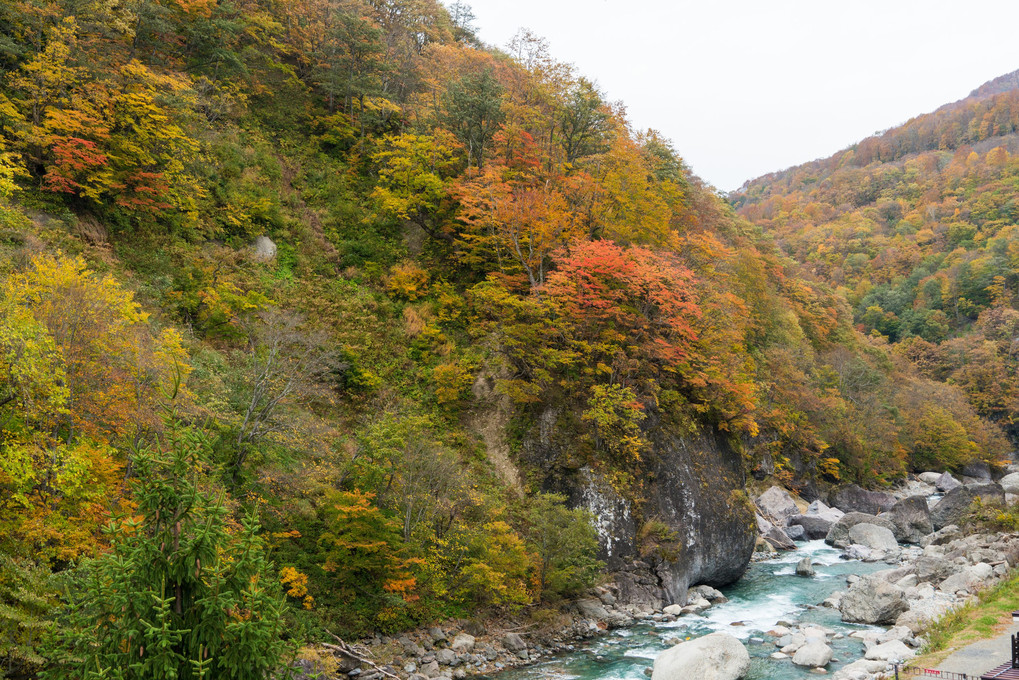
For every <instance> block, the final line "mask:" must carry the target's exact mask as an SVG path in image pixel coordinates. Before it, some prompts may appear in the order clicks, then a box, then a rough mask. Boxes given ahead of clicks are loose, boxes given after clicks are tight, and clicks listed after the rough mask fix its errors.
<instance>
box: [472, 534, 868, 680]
mask: <svg viewBox="0 0 1019 680" xmlns="http://www.w3.org/2000/svg"><path fill="white" fill-rule="evenodd" d="M840 552H841V551H839V550H836V549H834V548H832V547H831V546H828V545H826V544H825V543H824V541H820V540H818V541H810V542H807V543H800V544H798V549H797V550H796V551H795V552H790V553H785V554H783V555H781V556H779V557H777V558H775V559H772V560H768V561H766V562H758V563H755V564H753V565H751V567H750V569H749V570H748V571H747V574H746V576H744V577H743V578H742V579H741V580H740V581H739V582H738V583H736V584H735V585H733V586H730V587H728V588H722V589H721V590H722V592H723V593H725V595H726V597H728V598H729V601H728V602H726V603H724V604H721V605H717V606H715V607H712V608H711V609H708V610H707V611H705V612H704V616H684V617H682V618H681V619H679V620H677V621H675V622H673V623H663V624H654V625H640V626H636V627H633V628H629V629H624V630H617V631H613V632H611V633H609V634H608V635H606V636H605V637H603V638H601V639H600V640H598V641H596V642H593V643H591V644H589V645H585V646H584V647H582V648H579V649H578V650H577V651H576V652H574V653H571V654H567V655H563V656H559V657H556V658H554V659H551V660H549V661H546V662H543V663H540V664H537V665H535V666H531V667H529V668H524V669H515V670H510V671H506V672H504V673H499V674H498V675H495V676H490V677H494V678H498V680H525V679H526V680H537V679H539V678H550V679H561V680H566V679H571V680H572V679H576V680H638V679H641V678H646V677H647V676H646V675H645V674H644V669H645V668H647V667H648V666H650V665H651V664H652V663H654V658H655V656H657V655H658V653H659V652H661V651H662V650H663V649H665V648H666V645H665V642H664V640H665V639H668V638H672V637H676V638H681V639H685V638H687V637H696V636H700V635H705V634H707V633H712V632H716V631H724V632H727V633H730V634H732V635H735V636H737V637H739V638H740V639H742V640H743V641H744V643H745V644H746V645H747V648H748V649H749V650H750V656H751V664H752V665H751V671H750V675H749V676H748V678H749V679H751V680H772V679H774V680H786V679H792V678H807V677H816V675H815V674H813V673H810V672H809V669H808V668H801V667H799V666H794V665H793V664H792V662H791V661H790V660H789V659H783V660H780V661H775V660H772V659H770V658H768V655H769V654H771V653H772V652H774V651H776V648H775V646H774V643H773V638H770V637H768V636H766V635H763V633H765V632H766V631H768V630H769V629H770V628H772V627H773V626H775V625H776V624H777V623H778V622H779V621H787V622H791V623H797V622H811V623H817V624H820V625H823V626H827V627H829V628H832V629H834V630H836V631H837V632H840V633H842V634H843V635H848V634H849V633H850V632H852V631H854V630H860V629H861V628H866V626H859V625H854V624H846V623H843V622H842V621H841V619H840V617H839V613H838V612H837V611H834V610H831V609H824V608H814V605H816V604H817V603H819V602H821V601H822V600H824V599H825V598H826V597H827V596H828V595H830V594H831V593H832V592H834V591H836V590H839V589H843V588H845V576H846V575H848V574H861V575H862V574H868V573H871V572H874V571H878V570H879V569H883V568H887V565H886V564H883V563H880V562H878V563H873V564H868V563H863V562H859V561H846V560H843V559H840V558H839V555H840ZM804 555H810V556H811V558H812V559H813V561H814V568H815V570H816V572H817V573H816V575H815V576H814V577H812V578H805V577H802V576H797V575H796V574H795V566H796V563H797V562H798V561H799V560H800V559H801V558H802V557H803V556H804ZM738 622H741V623H743V624H744V625H733V624H734V623H738ZM761 639H763V640H764V641H763V642H760V641H759V640H761ZM832 648H833V649H834V650H835V657H834V658H835V659H838V660H839V661H838V662H835V661H833V662H832V663H831V665H830V666H829V671H830V672H831V671H834V670H837V669H838V668H840V667H842V666H843V665H845V664H846V663H849V662H851V661H853V660H855V659H858V658H860V657H861V656H862V655H863V645H862V643H861V642H860V641H858V640H856V639H853V638H848V637H843V638H842V639H838V640H833V641H832Z"/></svg>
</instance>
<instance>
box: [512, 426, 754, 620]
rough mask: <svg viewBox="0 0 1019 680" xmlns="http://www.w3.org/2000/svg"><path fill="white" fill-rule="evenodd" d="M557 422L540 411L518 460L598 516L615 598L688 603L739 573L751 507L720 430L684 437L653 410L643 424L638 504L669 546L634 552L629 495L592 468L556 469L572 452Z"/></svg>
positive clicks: (736, 459)
mask: <svg viewBox="0 0 1019 680" xmlns="http://www.w3.org/2000/svg"><path fill="white" fill-rule="evenodd" d="M557 421H558V413H557V412H556V411H555V410H553V409H550V410H547V411H546V412H545V413H544V414H543V416H542V417H541V418H540V419H539V422H538V423H537V424H536V426H535V428H534V431H533V435H532V436H531V437H530V438H527V439H525V441H524V447H523V452H522V459H523V460H522V462H523V463H524V464H525V465H527V466H528V467H531V468H533V469H535V470H537V471H539V472H540V473H541V474H542V475H543V477H544V479H545V480H546V482H545V487H546V488H548V489H550V490H554V491H560V492H563V493H565V494H566V495H567V497H568V498H569V501H570V504H571V505H572V506H574V507H577V506H580V507H584V508H587V509H588V510H590V511H591V512H592V513H593V514H594V515H595V518H596V528H597V530H598V535H599V539H600V547H601V550H600V552H601V554H600V559H603V560H605V561H606V563H607V565H608V568H609V569H610V570H612V571H615V572H617V579H616V580H617V583H619V586H620V588H619V594H618V595H619V598H620V602H621V603H646V604H649V605H651V606H653V607H656V608H657V607H661V606H662V605H663V604H669V603H685V602H686V601H687V588H688V587H689V586H691V585H694V584H707V585H711V586H722V585H727V584H729V583H732V582H734V581H736V580H737V579H739V578H740V577H741V576H742V575H743V573H744V572H745V571H746V569H747V566H748V565H749V563H750V557H751V555H752V553H753V549H754V541H755V539H756V531H755V529H756V527H755V525H754V514H753V509H754V506H753V503H751V502H750V500H749V498H748V497H747V495H746V493H745V491H744V484H745V476H744V471H743V461H742V458H741V455H740V454H739V452H737V451H734V450H733V449H732V447H731V446H730V445H729V443H728V442H727V441H726V439H725V438H724V436H723V435H721V434H720V433H717V432H714V431H707V432H703V433H702V434H700V435H699V436H693V437H680V436H676V435H673V434H671V433H670V432H668V431H667V428H666V427H665V426H663V425H662V424H661V423H660V422H659V420H658V418H657V417H655V415H654V414H650V415H649V416H648V418H647V419H646V420H645V421H644V423H643V427H644V434H645V437H647V439H648V440H649V441H650V442H651V447H650V450H649V451H648V452H647V453H646V454H645V459H644V460H645V471H646V477H645V479H644V484H643V488H642V489H641V491H640V493H641V494H642V496H643V498H642V499H641V500H642V501H643V503H642V507H641V511H642V515H643V517H644V518H645V519H646V520H653V521H655V522H656V523H659V524H660V525H662V526H663V527H664V528H665V530H666V532H667V533H668V536H667V537H666V538H665V539H664V540H666V541H667V542H668V545H667V546H665V547H666V548H667V549H665V550H656V551H652V552H651V554H650V555H648V556H647V557H644V558H643V559H639V556H640V553H641V550H640V549H639V548H638V542H639V541H640V540H641V539H640V538H639V537H638V530H639V528H640V527H639V526H638V525H637V522H636V520H635V518H634V512H633V502H634V499H632V498H627V497H626V496H625V495H624V494H623V493H620V492H619V491H617V490H616V489H615V488H613V486H612V485H611V484H610V483H609V482H608V481H607V480H606V479H605V478H603V477H601V476H599V474H598V473H597V472H594V471H593V470H592V469H591V468H586V467H581V468H564V467H562V466H561V464H560V463H559V461H565V460H570V459H571V457H572V456H571V455H570V454H568V453H567V452H568V451H570V450H571V449H572V448H573V445H574V443H573V442H572V441H571V440H570V439H569V438H568V436H567V435H566V433H565V432H564V433H559V432H558V430H557V427H556V425H557Z"/></svg>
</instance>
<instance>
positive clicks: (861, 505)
mask: <svg viewBox="0 0 1019 680" xmlns="http://www.w3.org/2000/svg"><path fill="white" fill-rule="evenodd" d="M832 500H833V505H835V507H837V508H838V509H839V510H842V511H843V512H866V513H867V514H869V515H876V514H878V513H879V512H884V511H885V510H891V509H892V506H893V505H895V496H893V495H892V494H890V493H888V492H886V491H868V490H867V489H864V488H861V487H859V486H857V485H856V484H850V485H849V486H847V487H845V488H843V489H840V490H839V492H838V493H836V494H835V498H834V499H832Z"/></svg>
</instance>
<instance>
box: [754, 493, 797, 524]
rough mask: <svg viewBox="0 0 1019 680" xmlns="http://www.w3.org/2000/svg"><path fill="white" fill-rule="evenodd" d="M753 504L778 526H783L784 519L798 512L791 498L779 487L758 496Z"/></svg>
mask: <svg viewBox="0 0 1019 680" xmlns="http://www.w3.org/2000/svg"><path fill="white" fill-rule="evenodd" d="M754 502H755V503H756V504H757V507H758V508H759V509H760V511H761V513H762V514H764V515H765V516H766V517H770V518H772V519H774V520H775V521H777V522H778V523H779V524H780V525H784V524H785V520H786V518H788V517H791V516H792V515H796V514H798V513H799V512H800V511H799V509H798V508H797V507H796V501H794V500H793V497H792V496H790V495H789V492H788V491H786V490H785V489H783V488H782V487H780V486H773V487H771V488H770V489H768V490H767V491H765V492H764V493H762V494H761V495H760V496H758V497H757V500H756V501H754Z"/></svg>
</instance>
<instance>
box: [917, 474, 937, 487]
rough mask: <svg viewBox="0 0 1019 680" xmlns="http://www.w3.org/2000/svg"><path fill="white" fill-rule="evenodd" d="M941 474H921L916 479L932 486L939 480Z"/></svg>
mask: <svg viewBox="0 0 1019 680" xmlns="http://www.w3.org/2000/svg"><path fill="white" fill-rule="evenodd" d="M942 474H943V473H941V472H921V473H920V474H918V475H917V476H916V478H917V479H919V480H920V481H921V482H923V483H924V484H930V485H931V486H934V485H935V484H937V483H938V479H940V478H941V475H942Z"/></svg>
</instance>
